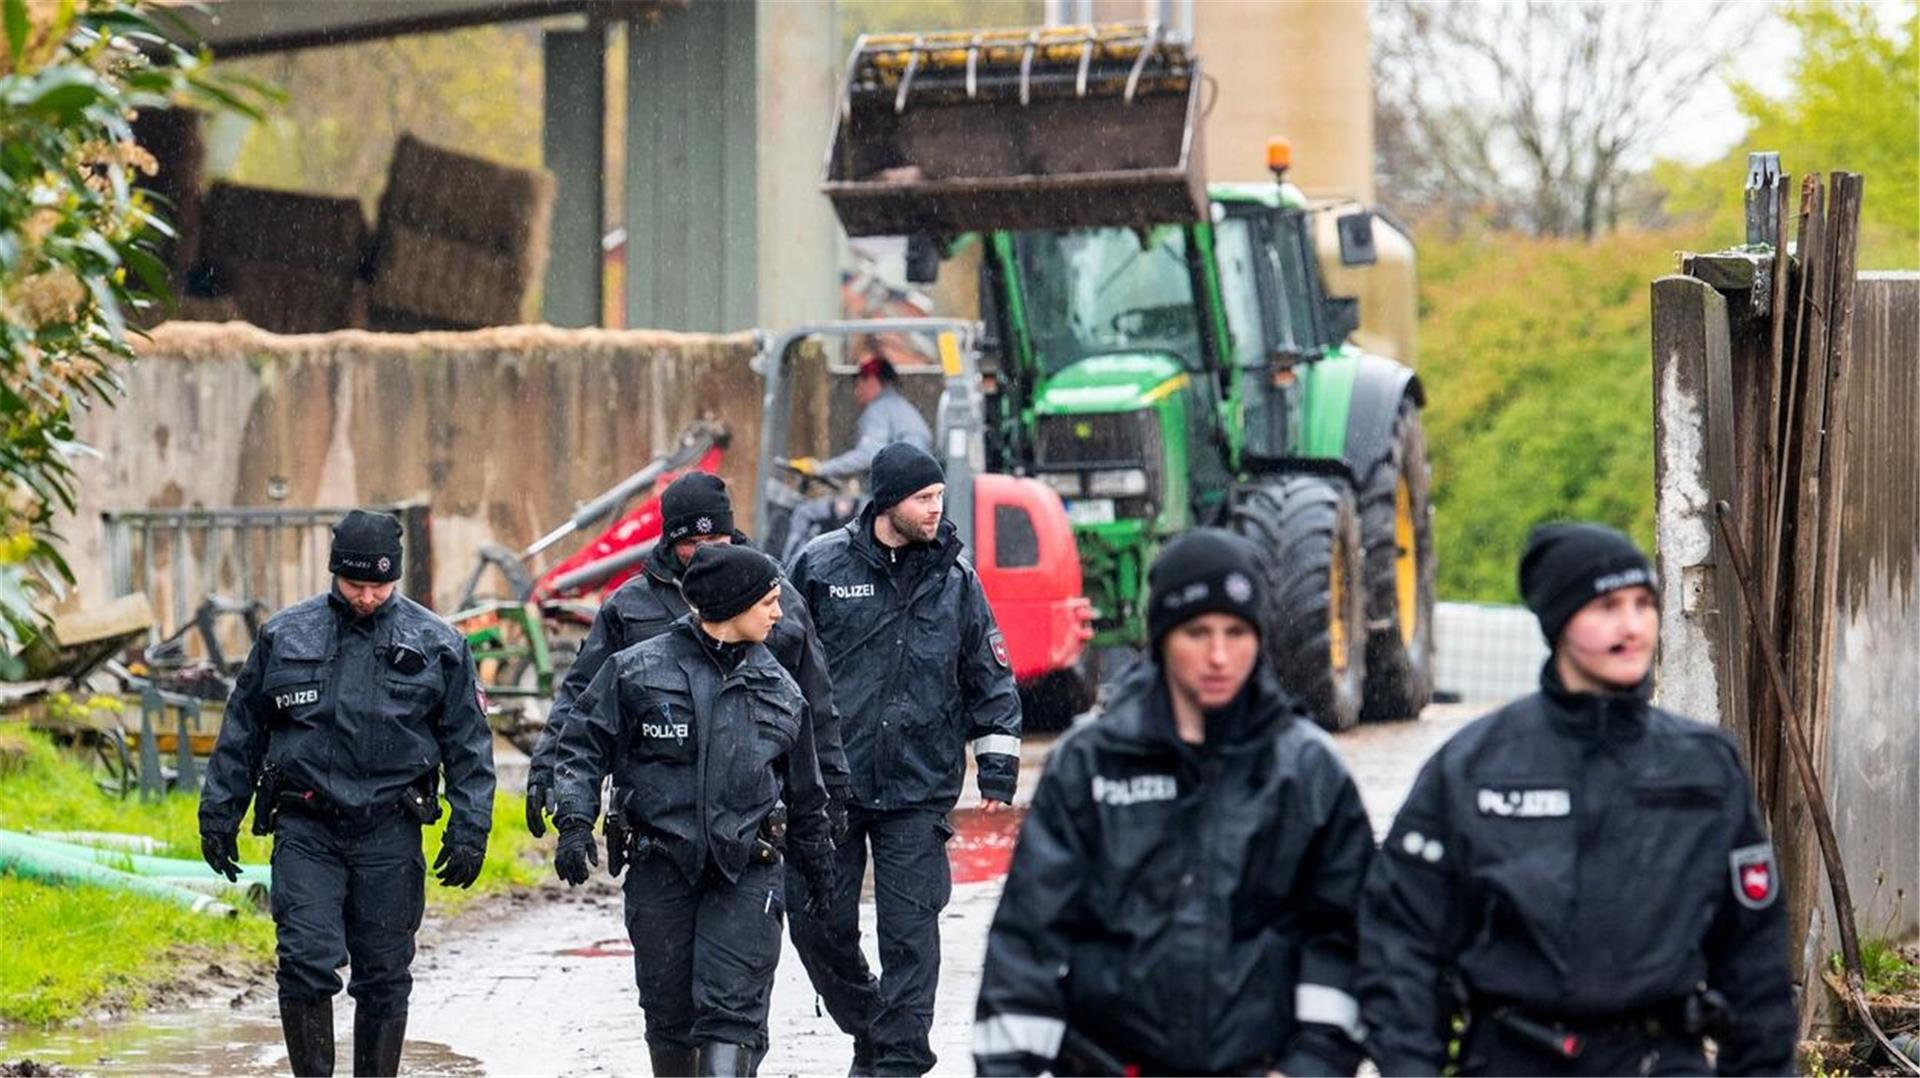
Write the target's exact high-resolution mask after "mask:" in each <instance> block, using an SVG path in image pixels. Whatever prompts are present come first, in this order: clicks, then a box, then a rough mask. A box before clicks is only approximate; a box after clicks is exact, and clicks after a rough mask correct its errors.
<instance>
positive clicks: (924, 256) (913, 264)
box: [907, 232, 940, 284]
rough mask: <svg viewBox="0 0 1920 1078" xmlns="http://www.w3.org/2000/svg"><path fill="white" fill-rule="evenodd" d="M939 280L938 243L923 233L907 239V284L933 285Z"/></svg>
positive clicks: (917, 233) (914, 234)
mask: <svg viewBox="0 0 1920 1078" xmlns="http://www.w3.org/2000/svg"><path fill="white" fill-rule="evenodd" d="M939 279H940V243H939V241H937V240H935V239H934V238H933V236H931V235H929V234H928V233H925V232H915V233H913V234H912V235H910V236H908V237H907V282H908V283H909V284H933V283H934V282H935V281H938V280H939Z"/></svg>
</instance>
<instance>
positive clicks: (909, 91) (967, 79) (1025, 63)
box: [823, 23, 1206, 236]
mask: <svg viewBox="0 0 1920 1078" xmlns="http://www.w3.org/2000/svg"><path fill="white" fill-rule="evenodd" d="M1200 83H1201V79H1200V65H1199V64H1198V62H1196V61H1195V60H1194V59H1193V57H1192V56H1191V55H1190V54H1189V52H1188V49H1187V44H1186V42H1185V41H1183V40H1181V39H1180V38H1178V37H1174V36H1170V35H1168V34H1167V33H1165V32H1164V31H1163V30H1162V29H1161V28H1160V27H1159V26H1157V25H1146V24H1135V23H1124V24H1114V25H1101V26H1091V27H1088V26H1080V27H1049V28H1046V29H1040V30H1002V31H981V32H972V31H960V32H950V33H928V34H877V35H875V34H869V35H866V36H863V37H862V38H861V39H860V41H859V43H858V44H857V45H855V46H854V50H853V56H852V58H851V59H850V60H849V61H848V65H847V75H846V82H845V86H844V88H843V91H842V96H841V101H840V108H839V112H838V116H837V118H836V122H835V128H834V133H833V139H832V142H831V145H830V147H829V149H828V151H827V162H826V169H825V175H824V180H823V189H824V190H825V192H826V194H827V197H828V198H829V199H831V200H832V202H833V208H834V212H836V213H837V214H838V215H839V217H840V223H841V224H842V225H844V226H845V228H846V230H847V234H848V235H850V236H873V235H901V234H908V233H915V232H925V233H933V234H939V235H955V234H959V233H962V232H973V231H986V230H992V229H1015V230H1018V229H1033V228H1096V227H1109V226H1127V227H1142V228H1144V227H1147V226H1149V225H1154V224H1162V223H1168V222H1175V221H1195V220H1200V219H1201V218H1202V216H1203V215H1204V214H1205V212H1206V181H1205V177H1204V175H1203V174H1202V171H1203V170H1202V168H1201V152H1200V105H1199V97H1200Z"/></svg>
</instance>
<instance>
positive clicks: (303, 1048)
mask: <svg viewBox="0 0 1920 1078" xmlns="http://www.w3.org/2000/svg"><path fill="white" fill-rule="evenodd" d="M280 1032H281V1034H282V1035H283V1036H285V1037H286V1039H287V1067H288V1069H290V1070H292V1071H293V1073H294V1074H295V1075H298V1076H299V1078H309V1076H310V1075H311V1076H318V1078H332V1075H333V1001H332V1000H330V999H320V1000H291V999H283V1000H281V1001H280Z"/></svg>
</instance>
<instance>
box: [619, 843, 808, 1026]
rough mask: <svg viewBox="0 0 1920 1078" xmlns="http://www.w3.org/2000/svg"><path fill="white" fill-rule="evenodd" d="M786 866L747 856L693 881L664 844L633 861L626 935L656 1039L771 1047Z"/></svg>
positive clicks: (629, 874) (643, 1007) (629, 871)
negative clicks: (731, 876) (730, 870)
mask: <svg viewBox="0 0 1920 1078" xmlns="http://www.w3.org/2000/svg"><path fill="white" fill-rule="evenodd" d="M783 875H784V872H783V871H782V869H781V866H780V864H779V863H777V862H776V863H772V864H763V863H760V862H749V863H748V864H747V866H746V867H745V868H742V869H741V870H740V878H739V879H737V880H734V881H732V882H728V880H727V878H726V877H725V876H723V875H721V874H720V872H719V871H718V870H716V869H714V868H713V867H712V866H711V865H709V866H708V867H707V869H706V871H705V872H703V873H701V876H700V879H699V880H698V881H697V882H694V883H688V882H687V878H686V876H684V875H682V874H681V872H680V868H679V866H677V865H675V864H674V863H673V860H672V859H671V858H669V857H666V856H664V855H662V854H658V853H654V854H649V855H647V856H643V857H641V858H640V859H638V860H637V861H635V862H633V863H632V864H630V865H628V866H627V874H626V885H625V886H626V918H627V936H628V938H629V939H631V940H632V941H633V971H634V981H635V983H636V984H638V985H639V987H640V1008H641V1010H642V1011H644V1012H645V1013H646V1017H647V1044H648V1045H649V1046H650V1047H653V1048H659V1049H690V1048H694V1047H696V1046H697V1045H701V1044H740V1045H747V1046H749V1047H751V1048H753V1049H756V1050H764V1049H765V1048H766V1046H767V1034H766V1024H767V1002H768V1000H769V998H770V997H771V996H772V995H773V971H774V968H775V967H776V966H777V965H778V964H779V962H780V919H781V915H782V914H783V913H785V911H786V900H785V898H784V890H785V889H784V888H783V887H782V876H783Z"/></svg>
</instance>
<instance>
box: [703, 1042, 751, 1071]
mask: <svg viewBox="0 0 1920 1078" xmlns="http://www.w3.org/2000/svg"><path fill="white" fill-rule="evenodd" d="M694 1073H695V1074H696V1075H698V1076H699V1078H748V1076H750V1075H751V1074H753V1049H752V1047H750V1046H748V1045H744V1044H726V1043H722V1042H713V1043H708V1044H703V1045H701V1046H700V1060H699V1064H698V1065H697V1066H696V1067H695V1068H694Z"/></svg>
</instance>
